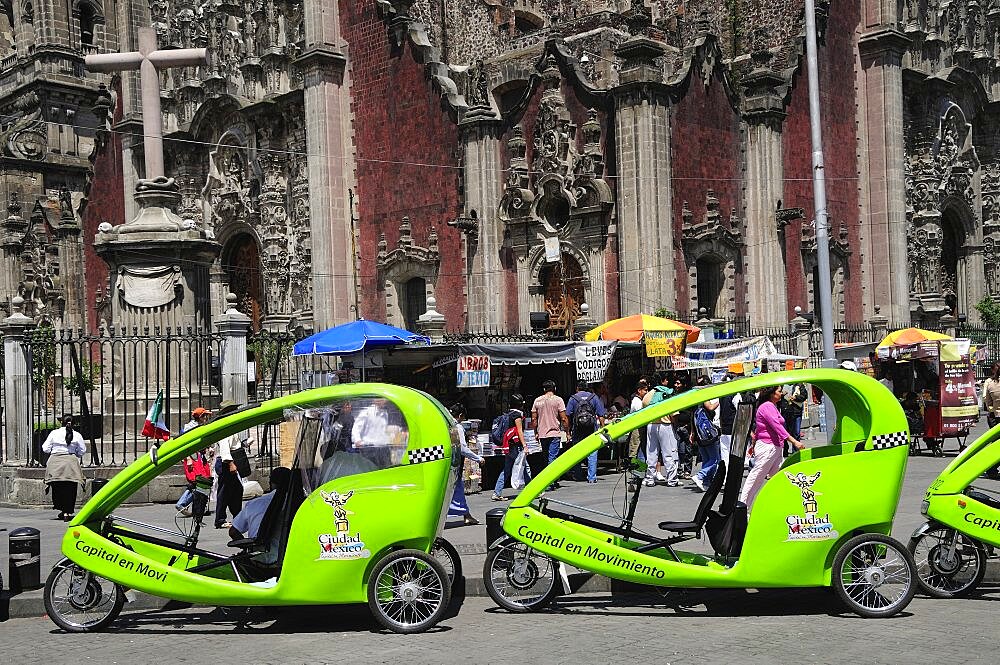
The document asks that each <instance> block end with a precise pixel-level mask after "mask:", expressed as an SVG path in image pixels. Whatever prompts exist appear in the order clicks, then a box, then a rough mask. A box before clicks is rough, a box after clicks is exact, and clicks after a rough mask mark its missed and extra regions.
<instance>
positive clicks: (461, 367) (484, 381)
mask: <svg viewBox="0 0 1000 665" xmlns="http://www.w3.org/2000/svg"><path fill="white" fill-rule="evenodd" d="M457 363H458V365H457V374H458V387H459V388H489V386H490V357H489V356H459V357H458V361H457Z"/></svg>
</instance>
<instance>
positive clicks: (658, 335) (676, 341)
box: [643, 330, 687, 358]
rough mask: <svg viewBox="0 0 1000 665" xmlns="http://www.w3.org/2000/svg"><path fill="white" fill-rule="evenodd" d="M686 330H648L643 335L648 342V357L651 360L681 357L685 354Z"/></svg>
mask: <svg viewBox="0 0 1000 665" xmlns="http://www.w3.org/2000/svg"><path fill="white" fill-rule="evenodd" d="M685 337H687V332H686V331H684V330H647V331H646V332H644V333H643V338H644V339H645V341H646V355H647V356H649V357H650V358H662V357H664V356H679V355H682V354H683V353H684V339H685Z"/></svg>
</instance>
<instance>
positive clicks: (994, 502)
mask: <svg viewBox="0 0 1000 665" xmlns="http://www.w3.org/2000/svg"><path fill="white" fill-rule="evenodd" d="M965 495H966V496H967V497H969V498H970V499H975V500H976V501H978V502H979V503H984V504H986V505H987V506H989V507H991V508H996V509H998V510H1000V497H997V496H993V495H990V494H987V493H986V492H983V491H982V490H978V489H976V488H975V487H969V488H968V489H966V490H965Z"/></svg>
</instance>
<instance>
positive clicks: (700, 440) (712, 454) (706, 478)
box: [691, 399, 722, 492]
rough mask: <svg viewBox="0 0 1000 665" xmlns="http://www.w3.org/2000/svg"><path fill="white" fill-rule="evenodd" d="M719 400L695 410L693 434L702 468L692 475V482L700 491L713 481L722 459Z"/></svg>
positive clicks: (711, 401) (708, 402)
mask: <svg viewBox="0 0 1000 665" xmlns="http://www.w3.org/2000/svg"><path fill="white" fill-rule="evenodd" d="M718 412H719V400H717V399H713V400H709V401H707V402H705V403H703V404H702V405H701V406H699V407H698V408H697V409H695V411H694V423H693V427H692V428H691V430H692V436H693V438H694V440H695V442H696V443H697V445H698V455H699V457H701V469H699V470H698V473H696V474H694V475H692V476H691V482H693V483H694V486H695V487H697V488H698V489H699V490H700V491H702V492H704V491H705V487H706V486H707V485H709V484H710V483H711V482H712V478H713V477H714V476H715V472H716V470H717V469H718V467H719V460H721V459H722V449H721V443H720V438H721V436H722V435H721V431H720V429H719V426H718V424H717V414H718Z"/></svg>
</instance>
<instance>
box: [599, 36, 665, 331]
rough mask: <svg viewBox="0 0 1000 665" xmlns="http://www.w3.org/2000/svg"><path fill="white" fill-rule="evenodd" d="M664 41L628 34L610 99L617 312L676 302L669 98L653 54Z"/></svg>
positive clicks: (660, 53) (656, 55)
mask: <svg viewBox="0 0 1000 665" xmlns="http://www.w3.org/2000/svg"><path fill="white" fill-rule="evenodd" d="M666 52H667V46H666V44H663V43H662V42H659V41H655V40H652V39H648V38H646V37H633V38H632V39H629V40H628V41H626V42H624V43H623V44H622V45H621V46H619V47H618V49H617V50H616V51H615V53H616V54H617V55H618V56H619V57H620V58H622V59H623V60H624V64H623V66H622V70H621V75H620V78H619V80H620V81H621V85H619V86H618V87H617V88H615V90H614V96H615V136H616V137H617V140H616V141H615V148H616V152H617V155H616V156H617V161H618V189H617V198H618V201H617V204H618V211H617V212H618V257H619V259H618V262H619V266H620V270H621V275H620V279H619V283H620V285H621V286H620V295H619V298H620V302H621V314H622V316H628V315H630V314H638V313H642V312H646V313H652V312H653V311H654V310H656V309H657V308H659V307H666V308H667V309H674V308H675V307H676V297H677V296H676V290H675V288H674V268H673V265H674V261H673V259H674V255H675V252H674V243H673V224H672V222H671V194H672V188H671V183H670V175H671V163H670V99H669V94H668V91H667V89H666V86H664V85H663V84H662V73H661V71H660V69H659V68H658V67H657V66H656V60H657V58H659V57H661V56H663V55H665V54H666Z"/></svg>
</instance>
